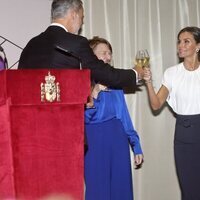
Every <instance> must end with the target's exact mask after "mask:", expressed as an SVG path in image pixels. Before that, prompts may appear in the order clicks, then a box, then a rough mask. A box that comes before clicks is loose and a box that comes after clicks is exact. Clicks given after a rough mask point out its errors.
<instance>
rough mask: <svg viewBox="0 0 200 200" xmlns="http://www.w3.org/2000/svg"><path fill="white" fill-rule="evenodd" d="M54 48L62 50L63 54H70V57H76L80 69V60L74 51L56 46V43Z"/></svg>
mask: <svg viewBox="0 0 200 200" xmlns="http://www.w3.org/2000/svg"><path fill="white" fill-rule="evenodd" d="M55 48H56V49H58V50H60V51H62V52H64V53H65V54H67V55H69V56H72V57H74V58H76V59H77V60H78V61H79V63H80V70H82V60H81V58H80V57H79V56H78V55H76V54H75V53H74V52H72V51H69V50H68V49H64V48H63V47H61V46H58V45H56V46H55Z"/></svg>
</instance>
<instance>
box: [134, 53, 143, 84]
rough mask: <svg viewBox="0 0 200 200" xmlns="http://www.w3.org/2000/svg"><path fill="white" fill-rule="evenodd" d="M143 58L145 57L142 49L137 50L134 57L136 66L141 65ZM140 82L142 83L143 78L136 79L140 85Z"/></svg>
mask: <svg viewBox="0 0 200 200" xmlns="http://www.w3.org/2000/svg"><path fill="white" fill-rule="evenodd" d="M144 58H145V55H144V51H143V50H138V51H137V54H136V57H135V65H136V66H137V67H143V63H144ZM142 84H143V80H138V82H137V85H142Z"/></svg>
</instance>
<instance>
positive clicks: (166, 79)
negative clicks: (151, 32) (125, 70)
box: [144, 27, 200, 200]
mask: <svg viewBox="0 0 200 200" xmlns="http://www.w3.org/2000/svg"><path fill="white" fill-rule="evenodd" d="M177 40H178V42H177V51H178V56H179V58H180V59H181V60H183V62H181V63H179V64H177V65H175V66H173V67H170V68H168V69H167V70H166V71H165V73H164V76H163V80H162V86H161V88H160V89H159V91H158V93H157V94H156V93H155V91H154V88H153V85H152V81H151V77H152V76H151V71H150V68H145V77H144V79H145V82H146V87H147V91H148V95H149V100H150V104H151V107H152V109H153V110H158V109H160V108H161V107H162V105H163V104H164V102H165V101H167V102H168V104H169V105H170V107H171V108H172V110H173V111H174V112H175V115H176V127H175V137H174V154H175V164H176V169H177V175H178V179H179V183H180V187H181V191H182V200H199V199H200V190H199V188H200V156H199V153H200V28H198V27H185V28H183V29H182V30H181V31H180V32H179V33H178V37H177Z"/></svg>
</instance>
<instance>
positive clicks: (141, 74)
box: [133, 66, 144, 81]
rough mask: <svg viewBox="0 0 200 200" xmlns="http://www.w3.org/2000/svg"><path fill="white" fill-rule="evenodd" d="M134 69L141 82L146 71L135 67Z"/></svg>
mask: <svg viewBox="0 0 200 200" xmlns="http://www.w3.org/2000/svg"><path fill="white" fill-rule="evenodd" d="M133 69H134V70H135V71H136V72H137V74H138V81H139V80H142V79H143V77H144V70H143V68H142V67H138V66H135V67H134V68H133Z"/></svg>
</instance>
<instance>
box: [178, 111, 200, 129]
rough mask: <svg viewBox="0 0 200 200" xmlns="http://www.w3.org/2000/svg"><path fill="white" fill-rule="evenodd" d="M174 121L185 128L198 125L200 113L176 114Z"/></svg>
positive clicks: (199, 123)
mask: <svg viewBox="0 0 200 200" xmlns="http://www.w3.org/2000/svg"><path fill="white" fill-rule="evenodd" d="M176 123H177V124H178V125H181V126H184V127H185V128H188V127H192V126H194V125H199V126H200V114H198V115H177V116H176Z"/></svg>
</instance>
